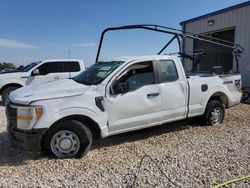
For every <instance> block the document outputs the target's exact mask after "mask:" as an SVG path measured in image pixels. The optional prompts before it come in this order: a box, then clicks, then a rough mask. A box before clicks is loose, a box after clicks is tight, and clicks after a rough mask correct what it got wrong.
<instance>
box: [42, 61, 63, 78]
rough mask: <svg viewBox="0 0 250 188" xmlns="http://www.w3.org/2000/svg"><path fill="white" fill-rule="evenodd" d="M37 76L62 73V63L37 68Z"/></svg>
mask: <svg viewBox="0 0 250 188" xmlns="http://www.w3.org/2000/svg"><path fill="white" fill-rule="evenodd" d="M38 70H39V75H47V74H50V73H57V72H63V63H62V62H47V63H44V64H42V65H41V66H39V67H38Z"/></svg>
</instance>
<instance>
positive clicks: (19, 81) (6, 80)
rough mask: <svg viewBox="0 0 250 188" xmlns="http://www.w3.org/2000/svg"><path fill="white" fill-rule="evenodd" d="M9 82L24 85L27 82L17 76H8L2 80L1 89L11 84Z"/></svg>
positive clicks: (0, 82)
mask: <svg viewBox="0 0 250 188" xmlns="http://www.w3.org/2000/svg"><path fill="white" fill-rule="evenodd" d="M9 84H18V85H21V86H22V87H23V86H24V85H25V82H24V81H22V80H20V79H16V78H12V79H7V78H6V79H5V80H2V81H0V89H2V88H3V87H4V86H6V85H9Z"/></svg>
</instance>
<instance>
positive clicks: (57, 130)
mask: <svg viewBox="0 0 250 188" xmlns="http://www.w3.org/2000/svg"><path fill="white" fill-rule="evenodd" d="M91 144H92V134H91V132H90V130H89V128H88V127H87V126H86V125H84V124H83V123H81V122H79V121H76V120H68V121H65V122H61V123H58V124H56V125H55V126H54V127H52V128H51V129H50V130H49V131H48V133H47V134H46V136H45V138H44V146H43V147H45V149H46V150H49V151H51V152H52V153H53V154H54V155H55V156H56V157H57V158H73V157H80V156H82V155H85V154H86V153H87V152H88V151H89V150H90V147H91Z"/></svg>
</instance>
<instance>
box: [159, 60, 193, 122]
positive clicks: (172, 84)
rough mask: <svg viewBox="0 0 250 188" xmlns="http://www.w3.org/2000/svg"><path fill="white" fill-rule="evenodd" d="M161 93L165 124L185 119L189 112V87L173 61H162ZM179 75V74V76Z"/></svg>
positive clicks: (160, 62) (160, 64)
mask: <svg viewBox="0 0 250 188" xmlns="http://www.w3.org/2000/svg"><path fill="white" fill-rule="evenodd" d="M158 62H159V64H158V65H159V67H160V71H159V72H160V83H161V84H160V92H161V98H162V117H163V122H170V121H173V120H178V119H184V118H185V117H186V112H187V99H188V86H187V83H186V81H185V80H186V78H185V77H184V75H182V74H181V72H182V71H181V69H180V67H177V66H176V64H175V62H174V61H173V60H160V61H158ZM178 73H179V74H178Z"/></svg>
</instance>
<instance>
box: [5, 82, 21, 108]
mask: <svg viewBox="0 0 250 188" xmlns="http://www.w3.org/2000/svg"><path fill="white" fill-rule="evenodd" d="M18 88H19V87H17V86H10V87H7V88H5V89H4V90H3V92H2V102H3V104H5V102H6V99H7V98H8V96H9V94H10V93H11V92H12V91H14V90H16V89H18Z"/></svg>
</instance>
